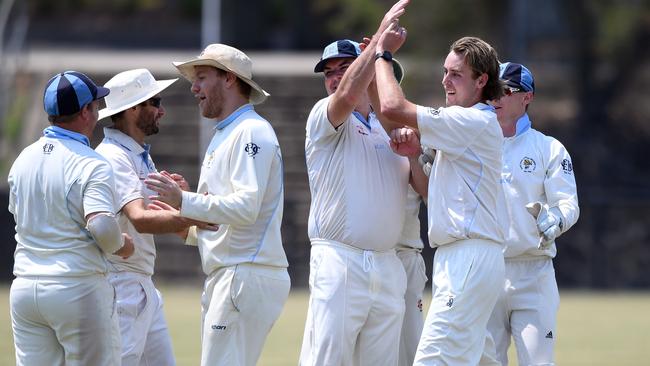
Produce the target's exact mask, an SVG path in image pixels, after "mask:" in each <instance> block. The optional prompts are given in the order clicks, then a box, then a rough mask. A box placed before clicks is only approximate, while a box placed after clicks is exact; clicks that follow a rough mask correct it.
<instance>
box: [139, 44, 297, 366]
mask: <svg viewBox="0 0 650 366" xmlns="http://www.w3.org/2000/svg"><path fill="white" fill-rule="evenodd" d="M174 65H175V66H176V67H177V68H178V70H179V71H180V73H181V74H182V75H183V76H184V77H185V78H187V79H188V80H190V81H191V82H192V88H191V91H192V93H193V94H194V95H195V96H196V98H197V99H198V101H199V108H200V109H201V114H202V115H203V116H204V117H206V118H210V119H214V120H216V123H215V126H214V137H213V138H212V141H211V142H210V145H209V146H208V149H207V152H206V154H205V158H204V160H203V166H202V167H201V176H200V178H199V187H198V190H197V192H196V193H192V192H187V191H182V190H181V188H180V187H179V185H178V184H177V183H176V182H175V181H174V180H173V179H171V178H170V177H167V176H165V175H162V174H150V175H149V178H148V179H147V180H146V181H145V182H146V184H147V186H148V187H149V188H150V189H152V190H154V191H156V192H158V196H157V197H156V198H157V199H158V200H161V201H164V202H166V203H167V204H170V205H171V206H173V207H176V208H179V209H180V215H181V216H183V217H187V218H191V219H195V220H200V221H204V222H209V223H214V224H219V230H218V231H216V232H212V231H206V230H202V229H200V228H198V229H196V230H194V229H192V230H190V233H189V235H188V236H187V242H188V243H190V244H193V243H195V245H196V244H198V247H199V251H200V254H201V260H202V264H203V271H204V272H205V274H206V275H207V276H208V277H207V279H206V281H205V287H204V290H203V296H202V300H201V305H202V314H203V322H202V346H201V365H203V366H208V365H209V366H214V365H222V366H237V365H242V366H249V365H250V366H252V365H255V364H256V362H257V360H258V358H259V356H260V353H261V352H262V347H263V346H264V341H265V340H266V336H267V335H268V333H269V331H270V330H271V327H272V326H273V324H274V323H275V321H276V320H277V318H278V317H279V316H280V313H281V311H282V308H283V306H284V303H285V302H286V300H287V298H288V296H289V288H290V280H289V274H288V272H287V266H288V263H287V258H286V255H285V253H284V249H283V247H282V238H281V235H280V224H281V222H282V212H283V199H284V190H283V179H282V154H281V152H280V146H279V144H278V140H277V138H276V136H275V132H274V131H273V128H272V127H271V124H269V122H267V121H266V120H265V119H264V118H262V117H261V116H260V115H259V114H257V112H255V109H254V107H253V105H255V104H259V103H262V102H263V101H264V100H265V99H266V98H267V97H268V93H266V92H265V91H264V90H263V89H262V88H261V87H260V86H259V85H258V84H257V83H255V82H254V81H253V80H252V63H251V60H250V59H249V58H248V56H246V55H245V54H244V53H243V52H241V51H240V50H238V49H236V48H233V47H230V46H227V45H223V44H211V45H209V46H207V47H206V48H205V49H204V50H203V52H202V53H201V54H200V55H199V56H198V57H197V58H196V59H194V60H190V61H187V62H176V63H174Z"/></svg>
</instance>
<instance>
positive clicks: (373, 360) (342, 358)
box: [300, 241, 406, 366]
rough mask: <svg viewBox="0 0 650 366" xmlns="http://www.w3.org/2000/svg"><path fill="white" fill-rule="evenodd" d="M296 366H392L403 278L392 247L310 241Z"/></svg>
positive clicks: (399, 320) (402, 313) (400, 309)
mask: <svg viewBox="0 0 650 366" xmlns="http://www.w3.org/2000/svg"><path fill="white" fill-rule="evenodd" d="M309 288H310V291H311V294H310V298H309V309H308V311H307V322H306V324H305V334H304V337H303V344H302V349H301V352H300V365H302V366H315V365H318V366H321V365H322V366H325V365H326V366H341V365H345V366H349V365H359V366H369V365H372V366H383V365H386V366H394V365H397V359H398V354H399V338H400V329H401V326H402V318H403V316H404V293H405V291H406V276H405V274H404V268H403V267H402V264H401V262H400V261H399V259H398V258H397V255H396V254H395V251H394V250H390V251H386V252H372V251H363V250H360V249H357V248H353V247H350V246H346V245H344V244H340V243H336V242H324V241H321V243H320V244H315V243H312V247H311V259H310V272H309Z"/></svg>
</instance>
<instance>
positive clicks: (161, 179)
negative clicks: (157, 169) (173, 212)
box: [144, 173, 183, 209]
mask: <svg viewBox="0 0 650 366" xmlns="http://www.w3.org/2000/svg"><path fill="white" fill-rule="evenodd" d="M144 184H145V185H146V186H147V188H148V189H150V190H152V191H154V192H156V193H158V195H157V196H151V197H149V199H151V200H152V201H153V200H158V201H162V202H165V203H166V204H168V205H170V206H172V207H174V208H176V209H178V208H180V207H181V201H182V199H183V193H182V189H181V187H180V185H179V184H178V183H177V182H176V181H175V180H174V179H172V178H171V177H170V175H169V173H167V174H162V173H150V174H149V175H148V176H147V179H145V180H144Z"/></svg>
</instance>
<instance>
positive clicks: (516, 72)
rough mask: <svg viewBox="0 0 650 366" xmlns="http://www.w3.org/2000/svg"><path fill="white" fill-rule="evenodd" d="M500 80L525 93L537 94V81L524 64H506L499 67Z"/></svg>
mask: <svg viewBox="0 0 650 366" xmlns="http://www.w3.org/2000/svg"><path fill="white" fill-rule="evenodd" d="M499 78H500V79H501V80H503V81H505V82H506V85H508V86H509V87H512V88H517V89H520V90H523V91H525V92H533V93H534V92H535V80H533V74H532V73H531V72H530V70H528V69H527V68H526V66H524V65H522V64H517V63H514V62H504V63H502V64H501V65H499Z"/></svg>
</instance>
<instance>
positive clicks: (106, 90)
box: [95, 86, 111, 100]
mask: <svg viewBox="0 0 650 366" xmlns="http://www.w3.org/2000/svg"><path fill="white" fill-rule="evenodd" d="M110 93H111V90H110V89H109V88H104V87H103V86H98V87H97V95H96V96H95V100H97V99H102V98H104V97H105V96H107V95H108V94H110Z"/></svg>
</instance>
